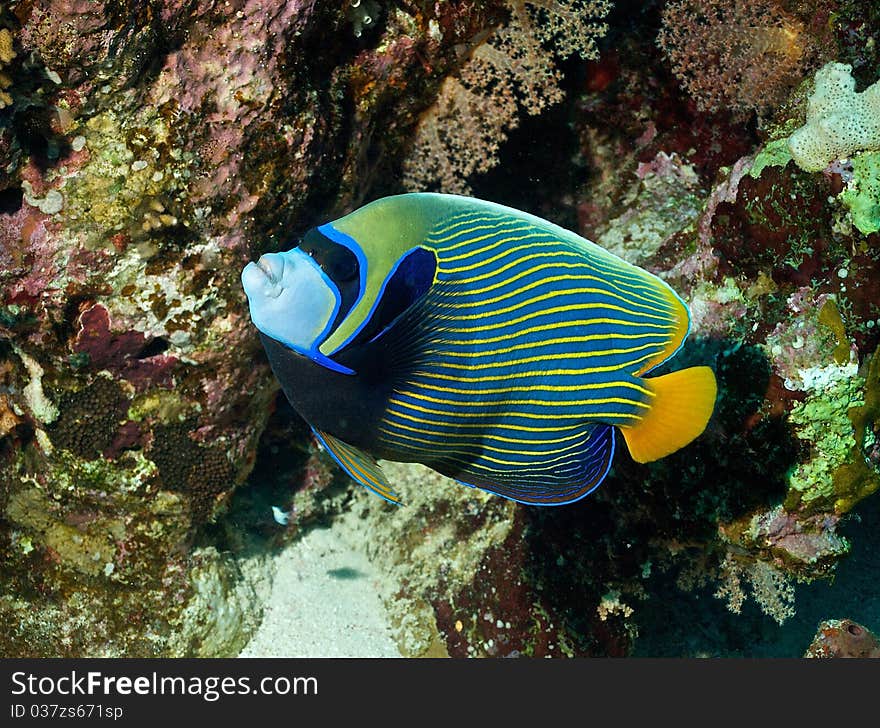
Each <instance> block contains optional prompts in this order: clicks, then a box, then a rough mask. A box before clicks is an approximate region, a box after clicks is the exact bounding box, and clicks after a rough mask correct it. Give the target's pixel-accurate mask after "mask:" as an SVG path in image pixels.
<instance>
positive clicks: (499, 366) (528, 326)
mask: <svg viewBox="0 0 880 728" xmlns="http://www.w3.org/2000/svg"><path fill="white" fill-rule="evenodd" d="M317 230H318V234H319V235H320V238H321V241H322V244H323V245H325V246H333V245H336V246H340V247H341V248H343V249H345V250H348V251H350V252H351V254H352V256H353V257H354V258H355V259H356V260H357V265H358V268H359V270H358V276H357V280H358V288H359V290H358V291H357V294H356V295H354V296H352V295H351V294H350V293H349V294H348V302H349V305H348V306H347V307H346V310H344V311H337V312H336V313H335V314H334V316H335V318H334V321H335V323H334V324H333V326H332V327H331V328H330V329H329V330H324V329H322V330H321V332H320V333H319V334H318V336H319V338H320V340H311V341H305V340H304V341H302V342H294V346H292V347H291V345H290V344H289V343H288V342H287V341H286V340H285V338H284V336H279V335H278V331H283V329H284V327H285V326H288V325H289V324H287V323H285V324H283V325H282V321H281V320H279V321H278V323H277V324H273V323H269V324H263V325H262V326H260V325H259V324H258V327H259V328H260V329H261V333H262V334H263V341H264V343H265V344H266V348H267V352H268V353H269V358H270V362H271V363H272V365H273V369H274V370H275V373H276V376H278V378H279V381H280V382H281V383H282V386H283V387H284V390H285V393H286V394H287V396H288V398H289V399H290V401H291V403H292V404H293V406H294V407H295V408H297V409H298V411H300V413H301V414H302V415H303V416H304V417H305V419H306V420H307V421H308V422H310V424H311V425H312V426H313V428H314V429H315V430H316V432H317V433H318V435H319V437H320V438H321V439H322V441H323V442H324V444H325V446H326V447H327V449H328V450H329V451H330V452H331V453H332V454H333V455H334V457H335V458H336V459H337V461H338V462H339V463H340V465H341V466H342V467H343V468H344V469H345V470H346V471H348V472H349V474H351V475H352V477H354V478H355V479H356V480H357V481H358V482H360V483H361V484H362V485H365V486H366V487H368V488H370V489H371V490H373V491H374V492H377V493H378V494H379V495H381V496H383V497H385V498H386V499H388V500H392V501H396V496H395V495H394V493H393V490H392V489H391V487H390V484H388V483H387V481H386V480H385V478H384V476H383V475H382V472H381V469H380V468H379V466H378V465H377V463H376V458H377V457H378V458H385V459H390V460H399V461H411V462H412V461H414V462H421V463H424V464H426V465H428V466H430V467H432V468H434V469H435V470H437V471H439V472H441V473H443V474H445V475H448V476H451V477H453V478H455V479H457V480H459V481H461V482H463V483H465V484H467V485H473V486H478V487H481V488H484V489H485V490H488V491H491V492H494V493H497V494H499V495H502V496H504V497H507V498H512V499H514V500H517V501H521V502H524V503H530V504H536V505H559V504H564V503H570V502H573V501H576V500H578V499H580V498H582V497H584V496H585V495H586V494H588V493H589V492H591V491H592V490H593V489H595V488H596V487H597V486H598V485H599V483H600V482H601V481H602V480H603V478H604V477H605V476H606V474H607V473H608V470H609V468H610V466H611V462H612V458H613V455H614V447H615V436H614V430H615V429H619V430H620V431H621V433H622V434H623V436H624V439H625V441H626V443H627V446H628V448H629V450H630V453H631V455H632V456H633V458H634V459H636V460H638V461H640V462H646V461H649V460H654V459H657V458H660V457H663V456H664V455H667V454H669V453H670V452H673V451H675V450H677V449H679V448H680V447H683V446H684V445H686V444H687V443H688V442H690V441H691V440H692V439H694V438H695V437H696V436H698V435H699V434H700V432H702V430H703V429H704V428H705V425H706V423H707V421H708V419H709V417H710V415H711V413H712V409H713V407H714V401H715V379H714V375H713V373H712V372H711V370H709V369H708V368H705V367H694V368H690V369H685V370H682V371H679V372H674V373H672V374H668V375H665V376H662V377H654V378H645V377H644V376H643V375H644V374H645V373H647V372H648V371H650V370H651V369H653V368H654V367H656V366H657V365H659V364H660V363H662V362H663V361H665V360H666V359H668V358H669V357H671V356H672V355H674V353H675V352H676V351H677V350H678V349H679V348H680V347H681V345H682V343H683V341H684V339H685V337H686V336H687V332H688V328H689V317H688V310H687V307H686V306H685V304H684V303H683V302H682V301H681V299H680V298H679V297H678V296H677V295H676V294H675V293H674V292H673V291H672V289H670V288H669V287H668V286H667V285H666V284H665V283H664V282H663V281H661V280H660V279H658V278H657V277H655V276H653V275H651V274H650V273H648V272H646V271H644V270H642V269H640V268H637V267H636V266H633V265H631V264H629V263H626V262H625V261H623V260H621V259H619V258H617V257H616V256H614V255H612V254H610V253H608V252H607V251H605V250H604V249H602V248H600V247H599V246H596V245H595V244H593V243H590V242H589V241H587V240H585V239H583V238H580V237H579V236H577V235H575V234H573V233H571V232H569V231H566V230H563V229H562V228H559V227H557V226H555V225H553V224H551V223H549V222H547V221H544V220H541V219H540V218H536V217H533V216H531V215H528V214H526V213H521V212H519V211H516V210H512V209H509V208H505V207H502V206H500V205H494V204H492V203H487V202H483V201H480V200H473V199H469V198H463V197H456V196H450V195H434V194H412V195H400V196H396V197H391V198H384V199H382V200H378V201H377V202H375V203H372V204H371V205H368V206H366V207H364V208H361V209H360V210H358V211H356V212H354V213H352V214H351V215H348V216H346V217H344V218H341V219H340V220H337V221H335V222H333V223H329V224H327V225H323V226H321V227H319V228H318V229H317ZM313 232H314V231H313ZM306 237H307V238H308V237H309V236H306ZM313 238H314V236H313ZM311 259H312V260H313V261H314V263H315V268H316V269H320V255H314V254H313V256H312V258H311ZM303 260H305V257H304V258H303ZM251 265H252V266H253V265H255V264H251ZM249 267H250V266H249ZM262 267H266V265H265V264H264V265H263V266H262ZM252 274H253V270H252ZM243 277H244V276H243ZM302 280H303V281H306V291H307V292H308V291H309V289H308V287H309V286H313V287H314V286H319V285H327V286H331V287H332V288H334V289H335V290H334V291H333V293H334V294H335V295H333V296H331V295H328V294H326V292H322V291H317V290H316V291H314V294H315V296H316V297H317V295H318V294H319V293H320V294H323V297H324V299H325V300H326V301H327V304H326V307H327V312H326V318H327V319H328V320H329V319H330V318H331V313H332V312H330V311H329V306H330V301H331V300H333V301H338V300H340V299H343V298H345V296H343V295H342V294H341V292H340V291H341V289H342V288H344V287H345V286H346V282H345V281H341V282H340V281H334V280H333V277H332V275H330V276H323V277H319V276H317V275H312V276H311V277H308V276H303V277H302ZM318 281H320V283H318ZM300 283H301V282H300ZM300 283H298V282H297V281H296V280H294V281H292V282H291V283H290V286H292V287H296V286H298V285H300ZM248 287H249V285H248V281H247V280H246V281H245V288H246V290H247V289H248ZM250 287H251V289H252V290H247V292H248V297H249V300H250V305H251V310H252V316H253V317H254V320H255V322H256V321H257V320H258V319H260V320H261V321H265V320H266V319H267V317H266V316H261V315H260V309H261V305H262V303H261V298H260V294H259V292H257V291H255V290H254V286H253V284H251V286H250ZM301 287H302V286H301V285H300V288H301ZM350 289H351V284H350V281H349V283H348V289H347V290H349V291H350ZM301 295H304V294H303V293H302V292H301ZM309 315H310V316H311V317H312V318H314V317H315V313H314V312H313V311H312V312H310V313H309ZM286 316H288V317H290V318H289V319H283V320H284V321H288V320H293V319H295V318H296V317H297V311H296V310H288V311H286ZM318 318H319V319H321V316H318ZM268 319H269V320H270V321H274V320H275V319H273V318H272V317H268ZM321 320H323V319H321ZM305 328H308V329H309V333H308V334H307V337H308V336H312V335H314V334H315V332H317V331H318V328H320V327H318V326H315V325H313V326H311V327H305ZM273 334H274V335H273ZM288 338H289V337H288ZM309 352H313V355H311V356H310V354H309ZM325 358H326V359H329V360H330V361H331V362H333V364H332V365H331V366H327V365H326V364H325V363H323V362H322V360H323V359H325ZM334 369H335V370H336V371H334ZM346 371H350V372H351V373H350V374H348V373H346ZM312 386H319V387H321V390H322V393H323V397H322V398H321V402H320V403H318V402H315V401H313V400H314V399H315V396H314V395H313V394H310V393H309V389H310V388H311V387H312Z"/></svg>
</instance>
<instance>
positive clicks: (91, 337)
mask: <svg viewBox="0 0 880 728" xmlns="http://www.w3.org/2000/svg"><path fill="white" fill-rule="evenodd" d="M77 324H78V326H79V330H78V331H77V334H76V337H75V338H74V340H73V344H72V346H71V348H72V349H73V350H74V352H75V353H76V354H84V355H86V356H87V357H88V365H89V366H91V367H94V368H95V369H98V370H102V369H103V370H107V371H110V372H113V373H114V374H119V375H121V376H122V377H123V378H124V379H126V380H127V381H129V382H131V383H132V384H134V385H135V387H138V386H140V387H141V388H145V387H146V386H148V385H149V386H159V387H163V386H165V387H167V386H169V385H170V384H171V374H172V371H173V369H174V367H175V365H176V364H177V362H178V361H179V360H178V359H177V358H176V357H173V356H165V355H164V354H152V355H150V354H149V349H150V343H151V342H149V343H148V342H147V339H146V337H145V336H144V335H143V334H142V333H141V332H139V331H123V332H115V331H113V330H112V329H111V326H110V315H109V313H108V312H107V309H106V308H104V306H102V305H101V304H94V305H93V306H91V307H90V308H87V309H86V310H85V311H83V312H82V313H81V314H80V316H79V318H78V319H77ZM153 341H156V340H155V339H154V340H153Z"/></svg>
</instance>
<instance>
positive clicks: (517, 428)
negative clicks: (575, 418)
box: [383, 410, 571, 432]
mask: <svg viewBox="0 0 880 728" xmlns="http://www.w3.org/2000/svg"><path fill="white" fill-rule="evenodd" d="M387 415H392V416H394V417H400V418H402V419H405V420H409V421H410V422H417V423H419V424H426V425H434V426H437V425H442V424H443V423H442V422H438V421H437V420H426V419H423V418H421V417H417V416H415V415H410V414H407V413H405V412H391V411H390V410H389V411H388V412H387ZM383 419H386V418H385V417H383ZM448 426H449V427H454V428H456V429H468V428H471V429H483V430H485V429H486V428H487V427H491V428H492V429H493V430H496V431H497V430H502V431H504V430H510V431H512V432H565V431H566V430H570V429H571V428H570V427H530V426H529V425H509V424H501V423H498V422H491V421H486V422H479V423H468V422H455V423H452V424H449V425H448Z"/></svg>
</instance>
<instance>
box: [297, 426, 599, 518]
mask: <svg viewBox="0 0 880 728" xmlns="http://www.w3.org/2000/svg"><path fill="white" fill-rule="evenodd" d="M312 432H313V433H314V434H315V437H316V438H317V440H318V442H320V443H321V445H322V446H323V448H324V449H325V450H326V451H327V452H328V453H329V454H330V457H332V458H333V460H335V461H336V463H337V464H338V465H339V467H340V468H342V469H343V470H344V471H345V472H346V473H348V475H349V476H350V477H351V478H352V479H353V480H354V481H355V482H357V483H358V485H361V486H363V487H364V488H366V489H367V490H369V491H370V492H371V493H374V494H375V495H377V496H379V497H380V498H382V500H385V501H388V502H389V503H393V504H394V505H396V506H400V505H403V504H402V502H401V501H400V499H399V498H397V497H396V494H395V493H394V491H392V490H391V486H390V484H389V483H388V482H387V481H386V480H385V478H384V475H383V473H382V470H381V468H379V466H378V464H376V463H375V461H373V463H372V466H373V467H374V468H375V469H376V470H377V471H378V476H379V478H381V480H382V481H384V485H385V487H386V488H387V492H388V493H389V494H390V496H391V497H389V496H388V495H385V494H384V493H382V492H381V491H379V490H377V489H376V488H375V487H373V486H372V485H371V484H370V483H369V482H367V481H366V480H365V479H364V478H363V477H362V476H360V475H359V474H357V473H355V472H353V470H352V468H351V467H350V466H349V465H347V464H345V463H344V462H343V461H342V460H341V459H340V457H339V455H338V454H337V453H336V451H335V450H334V448H333V447H331V446H330V445H329V444H328V442H327V439H326V438H325V436H324V435H323V433H321V432H319V431H318V430H317V429H315V428H314V427H313V428H312ZM608 434H609V435H610V437H609V440H610V442H609V444H610V450H611V452H610V453H609V454H608V460H607V463H606V465H605V469H604V470H603V471H602V473H600V474H599V475H598V476H597V477H595V478H594V479H593V480H592V481H591V482H590V483H588V484H586V488H585V489H584V490H583V492H580V493H578V494H577V495H576V496H575V497H573V498H569V499H567V500H559V501H549V500H548V501H541V500H523V499H522V498H515V497H513V496H511V495H506V494H504V493H502V492H500V491H498V490H490V489H489V488H483V487H481V486H476V485H472V484H471V483H466V482H465V481H463V480H458V479H457V478H454V479H453V480H455V482H456V483H459V484H460V485H464V486H467V487H468V488H480V490H485V491H487V492H489V493H493V494H494V495H498V496H501V497H502V498H507V499H508V500H512V501H515V502H517V503H523V504H524V505H530V506H564V505H568V504H570V503H575V502H577V501H579V500H581V499H582V498H585V497H586V496H588V495H589V494H590V493H592V492H593V491H594V490H596V488H598V487H599V485H600V484H601V483H602V481H603V480H605V477H606V476H607V475H608V472H609V471H610V470H611V466H612V463H613V462H614V451H615V439H616V438H615V437H614V428H613V427H608ZM347 447H349V448H351V450H353V451H355V452H358V451H357V449H356V448H354V447H352V446H350V445H347Z"/></svg>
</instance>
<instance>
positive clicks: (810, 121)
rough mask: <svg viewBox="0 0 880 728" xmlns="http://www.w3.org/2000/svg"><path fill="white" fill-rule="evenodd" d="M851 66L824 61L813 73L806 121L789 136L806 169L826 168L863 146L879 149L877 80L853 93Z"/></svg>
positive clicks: (795, 155) (879, 93)
mask: <svg viewBox="0 0 880 728" xmlns="http://www.w3.org/2000/svg"><path fill="white" fill-rule="evenodd" d="M851 71H852V66H849V65H847V64H845V63H827V64H825V65H824V66H823V67H822V68H820V69H819V70H818V71H817V72H816V85H815V89H814V90H813V93H812V94H810V97H809V98H808V99H807V123H806V124H804V125H803V126H802V127H801V128H800V129H798V130H797V131H795V132H794V133H793V134H792V135H791V136H790V137H789V139H788V148H789V150H790V151H791V156H792V158H793V159H794V161H795V163H796V164H797V165H798V167H800V168H801V169H805V170H807V171H808V172H818V171H820V170H822V169H825V167H827V166H828V165H829V164H830V163H831V162H833V161H834V160H835V159H843V158H845V157H849V156H851V155H852V154H853V153H854V152H858V151H860V150H863V149H880V81H878V82H877V83H875V84H873V85H872V86H870V87H869V88H867V89H865V90H864V91H863V92H862V93H856V90H855V89H856V82H855V79H854V78H853V77H852V76H851V75H850V72H851Z"/></svg>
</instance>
